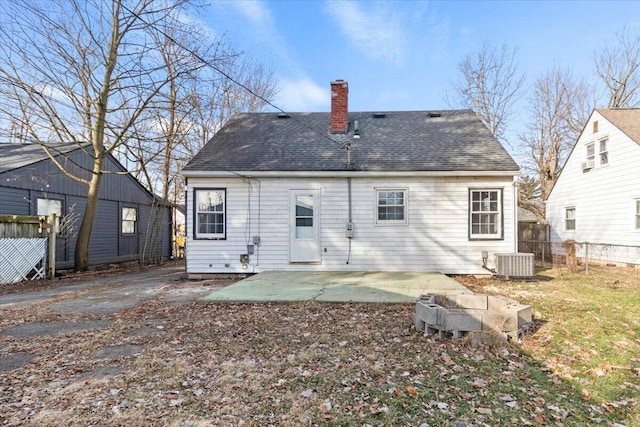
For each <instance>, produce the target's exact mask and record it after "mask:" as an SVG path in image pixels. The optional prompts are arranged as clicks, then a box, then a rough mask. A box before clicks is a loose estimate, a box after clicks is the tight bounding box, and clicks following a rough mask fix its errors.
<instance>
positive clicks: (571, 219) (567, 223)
mask: <svg viewBox="0 0 640 427" xmlns="http://www.w3.org/2000/svg"><path fill="white" fill-rule="evenodd" d="M564 229H565V230H567V231H572V230H575V229H576V208H574V207H571V208H565V210H564Z"/></svg>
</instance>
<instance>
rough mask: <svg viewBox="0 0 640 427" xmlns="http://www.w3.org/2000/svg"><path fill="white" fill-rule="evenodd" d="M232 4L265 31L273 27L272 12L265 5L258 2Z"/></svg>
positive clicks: (253, 0)
mask: <svg viewBox="0 0 640 427" xmlns="http://www.w3.org/2000/svg"><path fill="white" fill-rule="evenodd" d="M231 4H232V5H233V6H234V7H235V8H236V9H237V10H238V11H239V12H240V13H241V14H243V15H244V16H245V17H246V18H247V19H249V20H250V21H251V22H252V23H253V24H254V25H258V26H260V27H261V28H263V29H270V28H272V27H273V18H272V16H271V11H270V10H269V9H267V7H266V5H265V3H262V2H259V1H257V0H246V1H233V2H231Z"/></svg>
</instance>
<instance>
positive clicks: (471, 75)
mask: <svg viewBox="0 0 640 427" xmlns="http://www.w3.org/2000/svg"><path fill="white" fill-rule="evenodd" d="M516 54H517V50H516V49H515V48H514V49H510V48H509V47H508V46H507V45H503V46H502V47H501V48H499V49H497V48H494V47H491V46H489V45H486V44H485V45H483V46H482V48H481V49H480V51H478V52H477V53H475V54H469V55H467V56H466V57H465V58H464V59H463V60H462V61H461V62H460V63H459V64H458V71H460V73H461V74H462V77H461V79H460V80H458V81H457V82H455V83H454V86H453V94H448V95H447V102H448V103H449V105H450V106H452V107H457V106H459V105H462V106H464V107H465V108H471V109H472V110H474V111H475V113H476V114H477V115H478V116H479V117H480V119H481V120H482V122H483V123H484V124H485V125H486V126H487V127H488V128H489V131H491V134H492V135H493V136H494V137H496V138H497V139H499V140H500V141H502V142H506V141H505V139H504V136H505V130H506V126H507V123H508V121H509V118H510V114H511V109H512V108H513V105H514V103H515V102H517V101H518V99H519V98H520V97H521V95H522V89H523V86H524V82H525V78H524V75H523V74H521V73H520V72H519V71H518V64H517V62H516Z"/></svg>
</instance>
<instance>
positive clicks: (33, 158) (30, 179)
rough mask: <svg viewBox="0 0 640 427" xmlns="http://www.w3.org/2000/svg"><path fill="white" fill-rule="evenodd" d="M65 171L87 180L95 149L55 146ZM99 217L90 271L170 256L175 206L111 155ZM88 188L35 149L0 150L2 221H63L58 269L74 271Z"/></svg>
mask: <svg viewBox="0 0 640 427" xmlns="http://www.w3.org/2000/svg"><path fill="white" fill-rule="evenodd" d="M53 147H54V149H55V150H56V152H57V153H58V154H57V155H56V159H57V160H58V161H59V162H60V163H61V164H63V165H64V167H65V169H67V170H73V172H74V173H75V174H79V175H81V176H86V177H87V178H88V176H89V171H90V170H91V169H92V164H93V160H92V158H91V146H90V145H88V144H87V145H84V146H79V145H77V144H57V145H55V146H53ZM104 170H105V174H104V175H103V178H102V182H101V186H100V196H99V202H98V212H97V216H96V220H95V223H94V226H93V232H92V235H91V243H90V245H89V262H90V264H91V265H99V264H107V263H116V262H124V261H139V260H141V259H143V258H144V259H145V261H161V260H165V259H168V258H169V257H170V256H171V252H172V224H171V218H172V215H171V209H172V208H171V205H170V204H169V203H168V202H166V201H164V200H162V199H160V198H158V197H157V196H155V195H153V194H152V193H151V192H149V191H148V190H147V189H146V188H145V187H144V186H143V185H142V184H140V182H139V181H138V180H136V179H135V178H134V177H133V176H132V175H131V174H130V173H129V172H128V171H127V170H126V169H125V168H124V166H122V164H120V162H118V160H117V159H116V158H115V157H113V156H112V155H108V156H107V158H106V161H105V167H104ZM86 199H87V186H86V185H85V184H83V183H81V182H78V181H75V180H73V179H71V178H70V177H69V176H67V175H65V174H64V173H63V172H62V171H61V170H60V169H59V168H58V167H57V166H56V165H55V163H54V162H53V161H52V160H51V159H50V158H49V157H48V156H47V154H46V153H45V152H44V150H43V149H42V147H40V146H39V145H37V144H6V143H4V144H0V215H45V214H48V213H49V212H51V211H54V212H56V211H57V213H58V214H59V215H61V217H62V227H61V233H60V234H59V235H58V239H57V249H56V268H57V269H65V268H71V267H73V265H74V249H75V243H76V236H77V232H78V229H79V227H80V222H81V220H82V215H83V214H84V209H85V206H86Z"/></svg>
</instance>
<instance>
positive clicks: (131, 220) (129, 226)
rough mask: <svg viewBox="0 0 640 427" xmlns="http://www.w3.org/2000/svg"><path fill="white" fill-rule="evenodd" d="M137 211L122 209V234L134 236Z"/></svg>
mask: <svg viewBox="0 0 640 427" xmlns="http://www.w3.org/2000/svg"><path fill="white" fill-rule="evenodd" d="M137 224H138V209H136V208H122V234H136V230H137Z"/></svg>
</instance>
